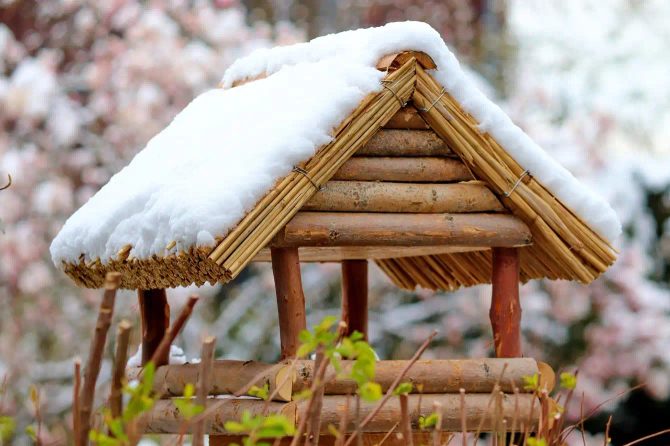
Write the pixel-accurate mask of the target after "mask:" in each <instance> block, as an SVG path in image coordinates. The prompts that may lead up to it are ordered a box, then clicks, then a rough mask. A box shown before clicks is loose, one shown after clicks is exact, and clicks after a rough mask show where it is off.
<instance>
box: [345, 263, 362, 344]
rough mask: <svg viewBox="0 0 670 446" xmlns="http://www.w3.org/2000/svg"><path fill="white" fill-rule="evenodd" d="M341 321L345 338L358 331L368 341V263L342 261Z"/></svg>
mask: <svg viewBox="0 0 670 446" xmlns="http://www.w3.org/2000/svg"><path fill="white" fill-rule="evenodd" d="M342 321H343V322H345V323H346V324H347V332H346V334H347V336H348V335H351V334H352V333H353V332H354V331H358V332H360V333H362V334H363V335H364V336H365V339H368V261H367V260H344V261H342Z"/></svg>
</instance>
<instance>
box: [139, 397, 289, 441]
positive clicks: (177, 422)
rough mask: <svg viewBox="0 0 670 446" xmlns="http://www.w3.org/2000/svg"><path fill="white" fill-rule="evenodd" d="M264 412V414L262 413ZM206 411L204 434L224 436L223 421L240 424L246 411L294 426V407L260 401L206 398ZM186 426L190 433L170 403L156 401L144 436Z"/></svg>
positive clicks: (184, 421) (177, 430)
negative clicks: (282, 418)
mask: <svg viewBox="0 0 670 446" xmlns="http://www.w3.org/2000/svg"><path fill="white" fill-rule="evenodd" d="M266 408H267V412H265V409H266ZM206 410H208V411H211V412H212V415H211V417H209V425H208V430H207V432H206V434H226V433H229V432H227V431H226V429H225V427H224V425H225V423H226V421H240V419H241V418H242V413H244V411H249V412H250V413H251V415H261V414H263V413H265V414H280V415H284V416H285V417H286V418H288V421H289V422H290V423H295V422H296V404H295V403H293V402H289V403H278V402H274V401H270V402H267V403H266V402H265V401H263V400H261V399H255V398H249V399H241V398H209V399H208V400H207V404H206ZM185 426H187V427H188V429H187V432H191V431H192V429H193V427H192V424H191V425H190V426H189V424H188V423H187V422H186V420H185V419H184V418H183V416H182V415H181V413H180V412H179V410H178V409H177V407H176V406H175V404H174V402H173V400H171V399H169V400H159V401H156V403H155V404H154V407H153V408H152V409H151V411H149V412H147V419H146V427H145V428H144V433H145V434H177V433H180V432H182V429H184V427H185Z"/></svg>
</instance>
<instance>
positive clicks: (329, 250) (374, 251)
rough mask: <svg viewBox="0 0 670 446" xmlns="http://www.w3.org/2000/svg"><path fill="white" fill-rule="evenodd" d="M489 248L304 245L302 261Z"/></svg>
mask: <svg viewBox="0 0 670 446" xmlns="http://www.w3.org/2000/svg"><path fill="white" fill-rule="evenodd" d="M483 249H487V248H486V247H472V246H303V247H300V248H298V251H299V252H300V262H301V263H308V262H341V261H343V260H365V259H374V260H380V259H393V258H396V257H400V256H403V257H404V256H426V255H437V254H446V253H454V252H470V251H478V250H483ZM270 260H271V259H270V249H269V248H265V249H262V250H261V251H260V252H259V253H258V255H256V257H255V258H254V262H269V261H270Z"/></svg>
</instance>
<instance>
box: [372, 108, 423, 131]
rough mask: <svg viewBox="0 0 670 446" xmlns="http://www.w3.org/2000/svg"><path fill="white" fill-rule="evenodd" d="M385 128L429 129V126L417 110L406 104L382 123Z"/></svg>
mask: <svg viewBox="0 0 670 446" xmlns="http://www.w3.org/2000/svg"><path fill="white" fill-rule="evenodd" d="M383 128H385V129H405V130H429V129H430V127H429V126H428V124H427V123H426V121H424V120H423V118H422V117H421V115H420V114H419V111H418V110H417V109H416V108H414V106H412V105H407V106H405V107H403V108H401V109H400V110H398V112H397V113H396V114H395V115H393V117H392V118H391V119H390V120H389V121H388V122H387V123H386V124H384V127H383Z"/></svg>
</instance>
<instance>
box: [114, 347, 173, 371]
mask: <svg viewBox="0 0 670 446" xmlns="http://www.w3.org/2000/svg"><path fill="white" fill-rule="evenodd" d="M169 363H170V364H186V355H184V350H182V349H181V348H179V347H177V346H176V345H174V344H172V345H171V346H170V359H169ZM141 365H142V344H140V345H138V346H137V351H136V352H135V354H134V355H133V356H131V357H130V358H129V359H128V362H127V363H126V367H127V368H130V367H139V366H141Z"/></svg>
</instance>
